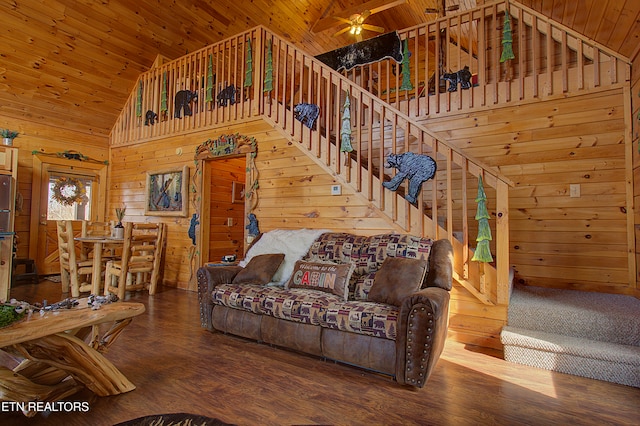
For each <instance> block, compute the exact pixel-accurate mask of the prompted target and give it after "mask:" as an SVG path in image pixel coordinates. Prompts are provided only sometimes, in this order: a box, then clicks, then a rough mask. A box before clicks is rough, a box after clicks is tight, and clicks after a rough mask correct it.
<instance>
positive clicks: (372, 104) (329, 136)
mask: <svg viewBox="0 0 640 426" xmlns="http://www.w3.org/2000/svg"><path fill="white" fill-rule="evenodd" d="M185 91H186V92H185ZM189 93H190V94H191V95H189ZM193 94H197V97H198V100H197V102H194V101H191V102H186V101H187V100H188V97H189V96H192V95H193ZM347 98H348V99H349V100H350V109H349V110H350V117H351V118H350V120H349V121H348V122H347V121H346V119H345V113H344V105H345V100H346V99H347ZM176 99H177V100H178V102H174V100H176ZM301 105H306V106H310V107H309V111H310V113H311V114H312V116H313V111H314V109H315V108H316V107H317V112H318V116H317V118H316V120H315V121H314V123H313V124H311V123H309V122H308V121H307V124H308V126H307V125H305V124H303V123H302V122H301V119H302V118H303V117H301V116H299V115H298V114H296V109H297V108H296V107H300V106H301ZM185 107H186V109H187V111H186V112H185ZM189 109H191V111H190V114H191V115H188V113H189V111H188V110H189ZM298 109H299V108H298ZM148 111H150V112H148ZM154 114H157V115H158V120H157V121H155V120H154V124H151V120H150V118H154V119H155V115H154ZM257 117H260V118H262V119H265V120H268V121H270V122H272V123H273V124H274V126H275V127H276V128H278V129H280V131H281V132H282V134H283V135H284V136H285V137H288V138H289V139H290V140H292V141H295V142H298V143H300V144H301V145H303V146H304V148H306V150H308V152H309V153H310V155H312V156H313V157H314V158H315V159H316V161H317V162H318V163H319V164H321V165H322V166H323V167H324V168H325V169H326V170H327V171H328V172H329V173H332V174H334V175H336V176H340V178H341V179H343V181H344V182H345V184H348V185H351V186H352V187H353V188H354V189H355V190H356V191H357V192H358V193H359V194H361V196H363V197H366V198H367V199H368V200H369V202H370V203H371V205H372V206H373V207H375V208H376V209H378V211H379V212H380V213H381V214H383V215H385V216H387V217H389V218H390V219H391V220H392V221H393V222H394V224H395V225H394V226H395V227H396V228H398V229H401V230H403V231H406V232H411V233H415V234H420V235H423V236H430V237H432V238H448V239H449V240H450V241H452V243H453V245H454V251H455V254H454V265H455V266H454V268H455V270H454V276H455V277H456V279H457V280H458V281H459V282H460V283H461V284H462V285H464V286H465V288H467V289H468V290H469V291H470V292H472V293H473V294H475V295H476V297H478V298H479V299H480V300H482V301H483V302H484V303H487V304H496V303H497V304H505V303H507V299H508V276H509V241H508V238H509V225H508V204H509V203H508V187H509V185H510V182H509V180H508V179H506V178H504V177H502V176H500V175H499V174H498V173H496V172H494V171H492V170H491V169H490V168H488V167H486V166H484V165H483V164H482V163H481V162H480V161H477V160H473V159H471V158H468V157H467V156H465V155H464V154H463V153H462V152H460V151H459V150H458V149H456V148H454V147H451V146H448V145H447V143H446V141H443V140H441V139H439V138H438V137H436V136H435V135H433V134H431V133H430V132H429V131H428V130H427V129H426V128H424V127H423V126H422V125H420V124H419V123H417V122H416V121H415V120H412V119H411V118H410V117H409V116H408V115H406V114H404V113H402V112H400V111H399V110H397V109H395V108H394V107H392V106H391V105H389V104H387V103H385V102H383V101H382V100H380V99H379V98H377V97H376V96H374V95H373V94H371V93H370V92H368V91H367V90H365V89H363V88H362V87H360V86H359V85H357V84H355V83H353V82H351V81H349V80H348V79H347V78H345V77H344V76H342V75H341V74H339V73H337V72H335V71H333V70H331V69H330V68H328V67H327V66H325V65H324V64H322V63H321V62H319V61H318V60H316V59H315V58H314V57H312V56H309V55H307V54H306V53H304V52H302V51H300V50H298V49H296V48H295V47H294V46H292V45H291V44H289V43H288V42H286V41H284V40H282V39H281V38H279V37H278V36H276V35H275V34H273V33H272V32H270V31H268V30H266V29H265V28H262V27H257V28H255V29H252V30H250V31H247V32H245V33H242V34H239V35H237V36H235V37H233V38H230V39H227V40H225V41H223V42H220V43H218V44H216V45H212V46H208V47H206V48H204V49H201V50H200V51H197V52H194V53H192V54H189V55H186V56H185V57H182V58H180V59H177V60H175V61H172V62H169V63H166V64H162V65H159V66H158V67H156V68H154V69H152V70H151V71H149V72H147V73H145V74H143V75H141V76H140V78H139V80H138V83H137V85H136V88H135V89H134V90H133V93H132V95H131V96H130V98H129V100H128V102H127V105H126V107H125V109H124V110H123V113H122V114H121V116H120V118H119V119H118V121H117V123H116V125H115V126H114V129H113V131H112V135H111V143H112V145H113V146H117V145H125V144H130V143H136V142H142V141H149V140H153V139H158V138H161V137H166V136H168V135H176V134H181V133H189V132H192V131H195V130H203V129H207V128H214V127H216V126H220V125H223V124H225V123H232V122H239V121H243V120H246V121H248V120H252V119H255V118H257ZM145 121H147V123H146V125H145ZM345 123H346V124H345ZM345 129H349V130H350V131H351V135H350V137H348V138H347V139H348V140H349V142H350V145H351V146H352V148H353V152H350V153H349V152H345V151H344V150H343V149H341V148H345V145H344V144H345V141H343V138H342V135H341V134H344V131H345ZM409 151H411V152H414V153H417V154H424V155H429V156H431V157H432V158H433V159H435V160H436V162H437V165H438V172H437V173H436V175H435V177H434V179H432V180H430V181H429V182H427V183H425V184H424V185H422V192H421V196H420V197H419V198H418V200H417V202H416V203H415V204H411V203H409V202H407V201H406V200H405V198H404V197H403V195H406V193H407V191H408V186H407V183H406V182H405V183H403V186H402V187H401V188H400V189H398V191H395V192H392V191H389V190H388V189H386V188H384V187H383V186H382V182H384V181H385V180H388V178H389V176H390V175H392V174H393V173H394V172H393V171H392V170H388V171H387V173H385V171H384V169H385V159H386V158H387V156H388V155H389V154H391V153H393V154H402V153H405V152H409ZM479 177H482V180H483V182H484V189H485V192H486V195H487V202H486V204H487V210H488V211H489V212H490V214H491V215H492V218H491V220H490V228H491V233H492V236H493V240H492V241H491V252H492V253H493V254H494V256H495V261H494V262H492V263H490V264H483V263H478V262H472V261H471V257H472V255H473V246H474V245H475V244H472V243H471V240H474V239H475V235H476V233H477V228H478V225H477V222H476V220H475V219H474V215H475V211H476V207H477V204H476V202H475V199H476V195H477V193H478V182H479V180H478V179H479Z"/></svg>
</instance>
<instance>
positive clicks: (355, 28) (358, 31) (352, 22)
mask: <svg viewBox="0 0 640 426" xmlns="http://www.w3.org/2000/svg"><path fill="white" fill-rule="evenodd" d="M370 15H371V11H369V10H365V11H363V12H362V13H354V14H353V15H351V16H350V17H349V19H345V18H341V17H339V16H334V18H335V19H337V20H339V21H342V22H344V23H346V24H348V25H347V26H346V27H344V28H343V29H341V30H340V31H338V32H337V33H335V34H334V35H333V36H334V37H336V36H339V35H340V34H344V33H346V32H347V31H348V32H349V34H351V35H353V36H355V38H356V40H357V41H362V31H363V30H366V31H375V32H377V33H383V32H384V28H382V27H378V26H376V25H369V24H365V23H364V21H365V19H367V18H368V17H369V16H370Z"/></svg>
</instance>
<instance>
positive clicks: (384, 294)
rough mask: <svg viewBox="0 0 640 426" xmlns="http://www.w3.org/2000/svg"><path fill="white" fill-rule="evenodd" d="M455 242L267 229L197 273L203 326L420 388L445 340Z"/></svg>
mask: <svg viewBox="0 0 640 426" xmlns="http://www.w3.org/2000/svg"><path fill="white" fill-rule="evenodd" d="M452 256H453V255H452V248H451V243H450V242H449V241H448V240H437V241H433V240H431V239H428V238H420V237H417V236H412V235H407V234H397V233H389V234H381V235H374V236H362V235H356V234H351V233H341V232H331V231H328V230H308V229H301V230H273V231H270V232H267V233H265V234H262V235H261V236H260V237H259V238H258V239H257V241H254V243H253V244H252V245H251V246H250V248H249V249H248V250H247V253H246V255H245V258H244V259H243V260H242V261H241V262H240V263H239V264H237V265H224V264H208V265H205V266H202V267H200V268H199V269H198V271H197V282H198V297H199V305H200V319H201V325H202V327H204V328H206V329H207V330H210V331H219V332H223V333H230V334H233V335H237V336H241V337H244V338H248V339H253V340H256V341H259V342H263V343H267V344H271V345H274V346H277V347H283V348H288V349H291V350H295V351H299V352H303V353H307V354H311V355H315V356H318V357H321V358H323V359H328V360H333V361H338V362H341V363H346V364H350V365H353V366H357V367H361V368H364V369H367V370H371V371H374V372H378V373H383V374H385V375H390V376H392V377H393V378H394V379H395V380H396V381H397V382H398V383H400V384H404V385H409V386H413V387H417V388H422V387H423V386H424V385H425V383H426V381H427V379H428V378H429V376H430V374H431V373H432V371H433V369H434V367H435V365H436V362H437V361H438V358H439V357H440V354H441V352H442V350H443V347H444V343H445V340H446V337H447V328H448V313H449V291H450V290H451V285H452Z"/></svg>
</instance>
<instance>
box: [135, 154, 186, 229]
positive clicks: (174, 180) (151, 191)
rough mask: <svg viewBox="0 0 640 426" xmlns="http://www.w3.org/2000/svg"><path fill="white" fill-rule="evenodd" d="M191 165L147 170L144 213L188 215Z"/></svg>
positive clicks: (153, 214)
mask: <svg viewBox="0 0 640 426" xmlns="http://www.w3.org/2000/svg"><path fill="white" fill-rule="evenodd" d="M188 181H189V167H188V166H184V167H182V168H178V169H169V170H162V171H157V172H147V186H146V191H145V198H146V199H145V206H144V214H145V215H152V216H182V217H186V216H187V207H188V195H187V186H188Z"/></svg>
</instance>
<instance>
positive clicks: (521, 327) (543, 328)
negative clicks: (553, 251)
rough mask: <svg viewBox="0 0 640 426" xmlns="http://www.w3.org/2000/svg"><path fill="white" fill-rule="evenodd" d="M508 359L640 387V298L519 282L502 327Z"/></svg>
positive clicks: (502, 337)
mask: <svg viewBox="0 0 640 426" xmlns="http://www.w3.org/2000/svg"><path fill="white" fill-rule="evenodd" d="M500 337H501V341H502V343H503V345H504V356H505V359H506V360H507V361H510V362H514V363H518V364H524V365H529V366H533V367H539V368H544V369H546V370H552V371H558V372H561V373H567V374H573V375H576V376H583V377H589V378H592V379H598V380H605V381H609V382H614V383H620V384H623V385H627V386H635V387H640V300H638V299H636V298H634V297H631V296H624V295H617V294H604V293H590V292H582V291H576V290H564V289H551V288H540V287H519V286H516V287H515V288H514V290H513V294H512V296H511V301H510V303H509V314H508V326H506V327H504V328H503V330H502V333H501V336H500Z"/></svg>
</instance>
